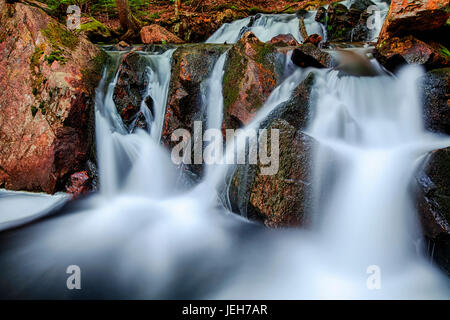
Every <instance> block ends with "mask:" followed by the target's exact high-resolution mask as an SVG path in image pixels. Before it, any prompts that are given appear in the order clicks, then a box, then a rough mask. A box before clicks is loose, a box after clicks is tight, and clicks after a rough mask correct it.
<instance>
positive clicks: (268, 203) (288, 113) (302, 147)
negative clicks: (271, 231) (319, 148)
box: [228, 74, 314, 227]
mask: <svg viewBox="0 0 450 320" xmlns="http://www.w3.org/2000/svg"><path fill="white" fill-rule="evenodd" d="M313 81H314V77H313V76H312V74H310V75H309V76H308V77H307V78H306V79H305V80H304V81H303V82H302V83H301V84H300V85H299V86H298V87H297V88H296V89H295V90H294V92H293V95H292V98H291V99H290V100H289V101H287V102H285V103H284V104H283V105H281V106H280V107H279V108H277V109H276V110H274V111H273V112H272V114H270V115H269V116H268V118H267V120H266V121H264V122H263V123H262V124H261V126H260V128H266V129H268V137H269V138H270V137H271V133H270V129H278V130H279V142H280V144H279V147H280V148H279V150H280V153H279V170H278V171H277V173H276V174H274V175H267V174H263V172H262V170H261V168H262V167H263V165H262V164H261V163H260V162H259V163H258V165H251V164H246V165H237V166H236V170H235V171H234V173H233V175H232V177H231V181H230V185H229V189H228V197H229V199H230V205H231V209H232V211H233V212H237V213H239V214H241V215H243V216H246V217H248V218H249V219H252V220H257V221H261V222H263V223H264V224H265V225H266V226H270V227H283V226H284V227H292V226H298V225H304V224H306V223H308V217H307V214H306V213H307V211H308V209H309V208H310V203H309V200H308V199H309V198H310V197H309V195H310V192H311V186H310V172H311V170H310V154H311V147H312V144H313V142H312V140H311V139H310V138H309V137H307V136H306V135H304V134H303V133H302V129H304V128H305V126H306V124H307V121H308V117H309V113H310V109H309V106H310V93H311V88H312V85H313ZM268 145H269V146H270V142H268ZM264 166H265V165H264Z"/></svg>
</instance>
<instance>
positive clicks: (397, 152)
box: [306, 66, 450, 282]
mask: <svg viewBox="0 0 450 320" xmlns="http://www.w3.org/2000/svg"><path fill="white" fill-rule="evenodd" d="M421 75H422V70H421V69H419V67H412V66H410V67H408V68H405V69H403V70H402V71H401V72H400V74H399V75H398V78H397V79H396V78H392V77H388V76H380V77H375V78H354V77H338V73H337V72H335V71H332V72H330V73H321V77H318V80H317V84H316V88H315V89H316V90H317V91H316V93H317V97H318V101H317V104H316V108H315V110H314V118H313V120H312V122H311V124H310V126H309V128H308V129H307V131H306V132H307V133H308V134H309V135H310V136H311V137H313V138H314V139H315V140H316V141H317V142H318V143H317V145H316V150H315V152H314V156H313V163H314V165H315V167H314V170H313V171H314V172H313V174H314V182H313V185H314V186H315V196H314V199H315V200H316V206H315V210H314V216H315V218H316V224H317V227H318V230H319V232H320V233H321V234H322V236H323V240H324V242H325V243H326V246H327V247H329V253H330V255H333V256H334V258H335V259H336V263H337V265H339V266H343V267H344V268H348V269H349V270H350V269H352V268H356V269H357V268H362V267H363V266H364V265H365V266H369V265H371V264H376V265H378V266H379V267H380V268H381V269H382V270H384V272H387V273H389V272H392V273H394V274H395V273H396V272H398V273H401V272H402V270H404V269H402V268H406V266H408V265H409V263H411V262H412V261H414V262H415V263H417V264H420V263H423V262H424V259H423V258H422V257H418V256H417V255H416V249H415V247H414V241H415V239H418V238H420V231H419V226H418V220H417V216H416V214H415V208H414V202H413V201H414V199H413V194H411V192H410V191H409V189H410V188H409V186H410V184H411V183H412V181H413V179H414V174H415V172H416V171H417V169H418V166H419V165H420V163H422V162H423V159H424V157H425V155H426V154H427V153H428V152H430V151H432V150H435V149H438V148H444V147H447V146H448V145H450V138H443V137H441V136H435V135H432V134H430V133H427V132H426V131H425V130H424V127H423V120H422V107H421V104H420V97H419V96H418V94H419V91H418V89H417V80H418V79H419V78H420V76H421ZM381 92H382V94H381ZM350 226H351V227H350ZM350 261H351V262H350ZM375 261H376V263H375ZM416 271H417V272H418V273H419V271H418V270H416ZM416 271H414V272H416ZM410 276H411V279H409V280H410V281H411V282H413V281H418V282H420V281H421V280H422V279H421V280H419V278H420V276H419V275H417V277H416V278H415V279H416V280H414V278H412V277H413V275H410Z"/></svg>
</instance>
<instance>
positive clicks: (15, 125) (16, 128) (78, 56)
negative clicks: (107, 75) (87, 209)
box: [0, 0, 103, 193]
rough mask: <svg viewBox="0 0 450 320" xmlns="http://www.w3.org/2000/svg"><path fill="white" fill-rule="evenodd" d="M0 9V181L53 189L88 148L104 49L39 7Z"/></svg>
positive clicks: (79, 163) (74, 168) (79, 165)
mask: <svg viewBox="0 0 450 320" xmlns="http://www.w3.org/2000/svg"><path fill="white" fill-rule="evenodd" d="M0 14H1V16H0V24H1V25H2V28H1V31H0V32H1V34H0V39H1V42H0V59H1V61H2V65H1V67H0V91H1V92H2V93H1V94H0V186H1V187H5V188H7V189H14V190H29V191H44V192H47V193H53V192H55V191H56V190H61V189H62V188H63V187H64V185H65V181H66V179H67V178H68V176H69V175H70V174H72V173H73V172H76V171H79V170H80V169H83V166H84V163H85V161H86V160H87V159H88V157H89V156H90V150H91V149H90V147H91V143H92V139H93V131H92V130H93V128H92V126H93V119H92V117H91V116H92V107H93V91H94V88H95V86H96V85H97V81H98V80H99V79H100V71H101V66H102V63H103V55H102V54H101V52H100V50H99V49H98V48H97V47H96V46H94V45H93V44H92V43H90V42H89V41H88V40H86V39H85V38H84V37H76V36H75V35H73V34H72V33H71V32H70V31H68V30H67V29H66V27H65V26H63V25H61V24H59V23H58V22H57V21H55V20H54V19H52V18H50V17H49V16H48V15H47V14H45V13H44V11H42V10H41V9H40V8H37V7H33V6H29V5H25V4H23V3H14V4H7V3H6V2H5V1H4V0H0ZM24 84H28V85H24Z"/></svg>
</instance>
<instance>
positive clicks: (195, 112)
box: [161, 45, 229, 175]
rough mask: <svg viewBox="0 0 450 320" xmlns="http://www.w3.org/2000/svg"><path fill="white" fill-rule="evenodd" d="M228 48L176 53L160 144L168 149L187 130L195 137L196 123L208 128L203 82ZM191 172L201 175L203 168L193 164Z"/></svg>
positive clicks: (187, 49) (186, 48)
mask: <svg viewBox="0 0 450 320" xmlns="http://www.w3.org/2000/svg"><path fill="white" fill-rule="evenodd" d="M228 48H229V46H226V45H199V46H181V47H178V49H177V50H176V51H175V52H174V54H173V58H172V76H171V79H170V89H169V93H168V98H167V108H166V113H165V116H164V125H163V129H162V136H161V142H162V143H163V144H164V145H165V146H167V147H168V148H169V149H172V148H173V146H174V145H175V144H176V143H177V142H174V141H172V140H171V136H172V133H173V132H174V131H175V130H177V129H186V130H188V131H189V132H190V133H191V134H193V132H194V131H193V128H194V121H202V122H203V124H204V125H203V129H206V125H205V123H206V122H205V121H206V119H205V110H204V109H203V108H202V106H203V104H202V99H204V96H203V94H204V92H203V89H204V88H202V83H203V82H204V81H205V80H206V79H207V77H208V76H209V74H210V72H211V71H212V68H213V66H214V63H215V62H216V61H217V59H218V58H219V56H220V55H221V54H222V53H223V52H225V50H227V49H228ZM190 170H191V171H192V172H194V173H195V174H196V175H200V174H201V170H202V165H192V166H191V168H190Z"/></svg>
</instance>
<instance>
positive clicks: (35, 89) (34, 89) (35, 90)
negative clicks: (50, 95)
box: [32, 88, 38, 96]
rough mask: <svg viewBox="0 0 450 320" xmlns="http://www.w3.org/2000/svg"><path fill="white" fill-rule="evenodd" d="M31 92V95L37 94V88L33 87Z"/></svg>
mask: <svg viewBox="0 0 450 320" xmlns="http://www.w3.org/2000/svg"><path fill="white" fill-rule="evenodd" d="M32 92H33V95H34V96H35V95H37V94H38V90H37V88H33V90H32Z"/></svg>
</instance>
